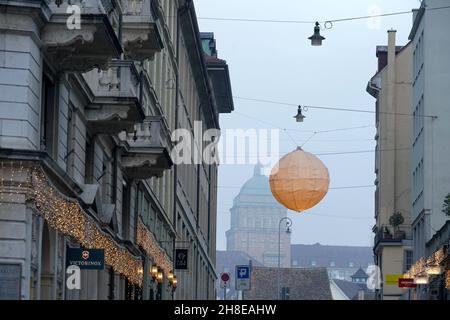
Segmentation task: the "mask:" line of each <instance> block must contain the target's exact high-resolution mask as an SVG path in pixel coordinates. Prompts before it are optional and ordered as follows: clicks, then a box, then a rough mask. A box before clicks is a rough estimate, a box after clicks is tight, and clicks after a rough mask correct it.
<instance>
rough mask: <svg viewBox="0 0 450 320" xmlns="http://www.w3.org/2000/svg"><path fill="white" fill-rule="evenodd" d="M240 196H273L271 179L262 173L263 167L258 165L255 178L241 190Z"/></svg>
mask: <svg viewBox="0 0 450 320" xmlns="http://www.w3.org/2000/svg"><path fill="white" fill-rule="evenodd" d="M239 195H256V196H258V195H260V196H271V197H272V192H271V191H270V184H269V178H268V177H267V176H265V175H263V174H262V173H261V166H260V165H256V167H255V171H254V174H253V177H252V178H251V179H250V180H248V181H247V182H246V183H244V185H243V186H242V188H241V191H240V192H239Z"/></svg>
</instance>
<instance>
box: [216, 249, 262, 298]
mask: <svg viewBox="0 0 450 320" xmlns="http://www.w3.org/2000/svg"><path fill="white" fill-rule="evenodd" d="M216 259H217V262H216V270H217V275H218V276H220V274H221V273H223V272H228V273H229V274H230V276H231V277H230V286H229V288H227V297H226V299H227V300H238V298H239V296H238V294H239V293H238V292H236V290H235V281H236V279H235V270H236V266H239V265H249V263H250V261H251V264H252V266H253V267H262V266H263V264H262V263H261V262H259V261H258V260H255V259H254V258H252V257H251V256H249V255H248V254H246V253H245V252H241V251H217V252H216ZM216 290H217V299H218V300H223V298H224V289H223V288H220V279H219V280H218V281H216Z"/></svg>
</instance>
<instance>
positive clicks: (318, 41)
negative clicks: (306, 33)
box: [308, 22, 325, 47]
mask: <svg viewBox="0 0 450 320" xmlns="http://www.w3.org/2000/svg"><path fill="white" fill-rule="evenodd" d="M308 39H309V40H311V45H312V46H314V47H316V46H321V45H322V41H323V40H325V37H322V35H321V34H320V24H319V22H316V26H315V27H314V34H313V35H312V36H311V37H309V38H308Z"/></svg>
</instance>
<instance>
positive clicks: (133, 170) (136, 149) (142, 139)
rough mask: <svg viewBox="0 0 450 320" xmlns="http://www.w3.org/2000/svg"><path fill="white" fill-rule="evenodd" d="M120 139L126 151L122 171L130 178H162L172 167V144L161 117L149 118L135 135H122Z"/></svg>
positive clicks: (138, 126) (139, 125)
mask: <svg viewBox="0 0 450 320" xmlns="http://www.w3.org/2000/svg"><path fill="white" fill-rule="evenodd" d="M119 137H120V139H121V140H122V142H123V146H124V149H125V152H124V153H123V156H122V169H123V171H124V173H125V174H126V175H127V176H128V177H129V178H131V179H149V178H151V177H161V176H162V174H163V172H164V171H165V170H168V169H170V168H171V167H172V165H173V162H172V159H171V157H170V150H169V149H170V144H171V142H170V140H169V139H170V138H169V134H168V131H167V130H165V129H164V123H163V121H162V119H161V117H147V118H146V120H145V121H144V123H142V124H137V125H136V126H135V131H134V133H132V134H125V133H121V134H120V135H119Z"/></svg>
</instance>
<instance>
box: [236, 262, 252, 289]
mask: <svg viewBox="0 0 450 320" xmlns="http://www.w3.org/2000/svg"><path fill="white" fill-rule="evenodd" d="M250 270H251V268H250V266H236V284H235V286H236V290H250V287H251V286H250Z"/></svg>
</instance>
